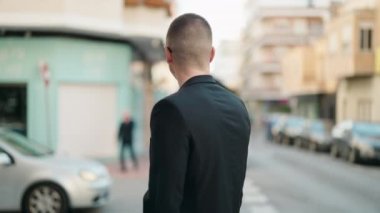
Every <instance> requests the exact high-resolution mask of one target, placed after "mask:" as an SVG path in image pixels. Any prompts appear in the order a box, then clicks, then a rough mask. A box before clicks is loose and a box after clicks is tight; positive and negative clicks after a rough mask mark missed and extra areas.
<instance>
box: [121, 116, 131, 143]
mask: <svg viewBox="0 0 380 213" xmlns="http://www.w3.org/2000/svg"><path fill="white" fill-rule="evenodd" d="M133 125H134V122H133V120H129V121H127V122H126V121H123V122H122V123H121V124H120V127H119V139H120V140H121V142H122V143H125V144H130V143H132V133H133Z"/></svg>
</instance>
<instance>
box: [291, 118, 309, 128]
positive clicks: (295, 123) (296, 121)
mask: <svg viewBox="0 0 380 213" xmlns="http://www.w3.org/2000/svg"><path fill="white" fill-rule="evenodd" d="M304 122H305V121H304V120H303V119H301V118H291V119H289V121H288V123H287V126H289V127H302V125H304Z"/></svg>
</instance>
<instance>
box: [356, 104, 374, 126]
mask: <svg viewBox="0 0 380 213" xmlns="http://www.w3.org/2000/svg"><path fill="white" fill-rule="evenodd" d="M371 114H372V102H371V100H368V99H361V100H359V101H358V108H357V119H358V120H360V121H371Z"/></svg>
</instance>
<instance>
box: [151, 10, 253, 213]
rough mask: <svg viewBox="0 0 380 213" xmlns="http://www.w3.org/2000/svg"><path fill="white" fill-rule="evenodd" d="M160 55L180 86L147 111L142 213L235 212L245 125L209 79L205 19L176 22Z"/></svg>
mask: <svg viewBox="0 0 380 213" xmlns="http://www.w3.org/2000/svg"><path fill="white" fill-rule="evenodd" d="M165 55H166V60H167V63H168V64H169V68H170V71H171V73H172V74H173V76H174V77H175V78H176V80H177V81H178V84H179V86H180V89H179V90H178V92H176V93H175V94H173V95H171V96H168V97H166V98H164V99H163V100H161V101H159V102H158V103H157V104H156V105H155V106H154V108H153V110H152V115H151V123H150V125H151V142H150V171H149V186H148V191H147V192H146V194H145V196H144V213H238V212H239V210H240V206H241V202H242V195H243V192H242V188H243V183H244V179H245V173H246V163H247V154H248V142H249V137H250V129H251V128H250V121H249V117H248V112H247V110H246V108H245V106H244V104H243V102H242V101H241V100H240V99H239V98H238V97H237V96H235V95H234V94H233V93H231V92H230V91H228V90H227V89H225V88H224V87H222V86H221V85H220V84H218V83H217V81H216V80H215V79H214V78H213V77H212V76H211V75H210V62H211V61H212V60H213V58H214V55H215V50H214V48H213V46H212V31H211V27H210V25H209V24H208V22H207V21H206V20H205V19H204V18H203V17H201V16H199V15H196V14H184V15H182V16H179V17H178V18H176V19H175V20H174V21H173V22H172V23H171V25H170V27H169V30H168V32H167V37H166V47H165Z"/></svg>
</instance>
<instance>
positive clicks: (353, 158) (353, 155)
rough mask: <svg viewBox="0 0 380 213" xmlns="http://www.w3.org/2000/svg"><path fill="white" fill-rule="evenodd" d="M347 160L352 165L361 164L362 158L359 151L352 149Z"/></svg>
mask: <svg viewBox="0 0 380 213" xmlns="http://www.w3.org/2000/svg"><path fill="white" fill-rule="evenodd" d="M347 160H348V162H350V163H359V161H360V157H359V153H358V151H357V150H356V149H351V150H350V152H349V153H348V156H347Z"/></svg>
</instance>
